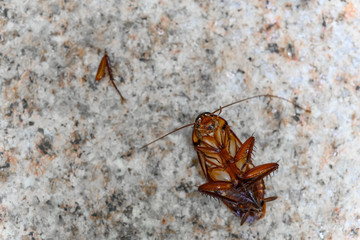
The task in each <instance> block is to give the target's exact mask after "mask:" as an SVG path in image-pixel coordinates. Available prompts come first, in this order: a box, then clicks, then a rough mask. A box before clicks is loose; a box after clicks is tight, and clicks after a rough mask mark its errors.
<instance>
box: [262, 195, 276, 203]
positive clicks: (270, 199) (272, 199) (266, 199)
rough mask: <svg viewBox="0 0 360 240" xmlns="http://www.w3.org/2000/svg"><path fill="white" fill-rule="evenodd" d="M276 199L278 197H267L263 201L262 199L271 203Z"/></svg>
mask: <svg viewBox="0 0 360 240" xmlns="http://www.w3.org/2000/svg"><path fill="white" fill-rule="evenodd" d="M277 198H278V197H276V196H273V197H268V198H265V199H264V202H271V201H274V200H276V199H277Z"/></svg>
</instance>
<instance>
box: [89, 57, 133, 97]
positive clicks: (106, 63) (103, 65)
mask: <svg viewBox="0 0 360 240" xmlns="http://www.w3.org/2000/svg"><path fill="white" fill-rule="evenodd" d="M105 70H107V71H108V74H109V78H110V82H111V83H112V85H113V86H114V88H115V89H116V91H117V92H118V94H119V95H120V98H121V102H122V103H124V102H125V101H126V100H125V98H124V97H123V96H122V94H121V92H120V90H119V89H118V88H117V86H116V85H115V82H114V77H113V74H112V71H111V63H110V58H109V56H108V55H107V53H106V51H105V53H104V56H103V58H102V59H101V62H100V64H99V67H98V70H97V73H96V77H95V80H96V81H100V80H101V79H102V78H103V77H104V75H105Z"/></svg>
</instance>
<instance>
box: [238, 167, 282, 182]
mask: <svg viewBox="0 0 360 240" xmlns="http://www.w3.org/2000/svg"><path fill="white" fill-rule="evenodd" d="M278 167H279V164H277V163H265V164H263V165H259V166H256V167H254V168H252V169H250V170H249V171H247V172H245V173H244V175H243V176H242V178H243V179H253V178H259V179H260V178H264V177H265V176H267V175H269V174H270V173H272V172H273V171H275V170H276V169H278Z"/></svg>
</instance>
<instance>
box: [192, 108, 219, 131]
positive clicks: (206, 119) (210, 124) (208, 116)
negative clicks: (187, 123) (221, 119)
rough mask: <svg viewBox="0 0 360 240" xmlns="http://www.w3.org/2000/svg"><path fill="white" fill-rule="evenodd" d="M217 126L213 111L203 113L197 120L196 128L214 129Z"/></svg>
mask: <svg viewBox="0 0 360 240" xmlns="http://www.w3.org/2000/svg"><path fill="white" fill-rule="evenodd" d="M215 127H216V126H215V122H214V114H212V113H209V112H204V113H201V114H199V116H197V118H196V120H195V128H197V129H198V130H206V131H213V130H214V129H215Z"/></svg>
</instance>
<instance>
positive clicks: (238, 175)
mask: <svg viewBox="0 0 360 240" xmlns="http://www.w3.org/2000/svg"><path fill="white" fill-rule="evenodd" d="M258 97H270V98H278V99H281V100H284V101H287V102H290V103H292V104H293V105H294V106H295V107H298V108H301V109H303V108H302V107H300V106H299V105H297V104H295V103H293V102H291V101H290V100H287V99H285V98H282V97H279V96H275V95H269V94H265V95H257V96H253V97H249V98H246V99H242V100H239V101H236V102H234V103H231V104H228V105H226V106H224V107H220V108H219V109H217V110H215V111H214V112H212V113H209V112H205V113H202V114H200V115H199V116H198V117H197V118H196V120H195V122H194V123H191V124H187V125H185V126H183V127H180V128H178V129H175V130H174V131H171V132H170V133H168V134H166V135H163V136H162V137H160V138H158V139H156V140H154V141H152V142H150V143H148V144H146V145H144V146H143V147H142V148H145V147H147V146H149V145H150V144H152V143H154V142H156V141H158V140H160V139H162V138H164V137H166V136H168V135H169V134H171V133H174V132H176V131H178V130H180V129H183V128H185V127H188V126H191V125H193V126H194V130H193V133H192V141H193V145H194V148H195V151H196V152H197V155H198V158H199V162H200V165H201V169H202V171H203V173H204V175H205V177H206V179H207V183H205V184H202V185H201V186H199V188H198V190H199V191H200V192H201V193H204V194H206V195H209V196H211V197H215V198H217V199H219V200H221V201H222V202H223V203H224V204H225V205H226V206H227V207H228V208H229V209H230V210H231V211H232V212H233V213H234V214H235V215H236V216H238V217H240V218H241V225H242V224H244V222H249V223H253V222H255V221H257V220H259V219H261V218H263V217H264V216H265V212H266V203H267V202H270V201H274V200H275V199H276V198H277V197H276V196H273V197H267V198H265V197H264V195H265V184H264V180H263V179H264V178H265V177H266V176H268V175H270V173H272V172H274V171H275V170H277V169H278V167H279V164H278V163H266V164H262V165H259V166H254V164H253V160H252V151H253V147H254V143H255V138H254V137H250V138H249V139H247V140H246V141H245V142H244V143H242V142H241V141H240V140H239V139H238V137H237V136H236V135H235V133H234V132H233V131H232V130H231V129H230V127H229V125H228V123H227V122H226V120H225V119H223V118H222V117H220V116H219V115H220V113H221V110H222V109H224V108H226V107H229V106H231V105H233V104H236V103H240V102H243V101H247V100H249V99H253V98H258ZM303 110H305V109H303ZM305 111H307V112H310V110H305ZM216 112H219V114H217V115H216V114H215V113H216Z"/></svg>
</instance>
